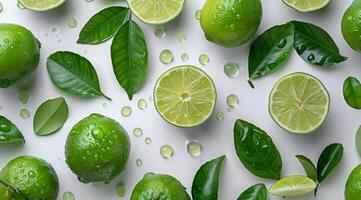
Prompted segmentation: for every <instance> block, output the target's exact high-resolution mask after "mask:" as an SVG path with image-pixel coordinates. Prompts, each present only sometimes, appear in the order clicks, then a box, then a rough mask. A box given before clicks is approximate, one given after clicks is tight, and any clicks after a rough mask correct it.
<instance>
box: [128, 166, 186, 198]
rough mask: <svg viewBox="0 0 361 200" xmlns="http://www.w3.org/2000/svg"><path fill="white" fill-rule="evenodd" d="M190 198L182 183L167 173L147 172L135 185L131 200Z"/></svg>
mask: <svg viewBox="0 0 361 200" xmlns="http://www.w3.org/2000/svg"><path fill="white" fill-rule="evenodd" d="M139 199H143V200H154V199H159V200H160V199H169V200H173V199H174V200H190V199H191V198H190V197H189V195H188V193H187V192H186V190H185V188H184V187H183V186H182V184H181V183H180V182H179V181H178V180H177V179H175V178H174V177H172V176H169V175H166V174H154V173H147V174H146V175H145V176H144V178H143V179H142V180H141V181H139V182H138V184H137V185H136V186H135V188H134V190H133V193H132V196H131V197H130V200H139Z"/></svg>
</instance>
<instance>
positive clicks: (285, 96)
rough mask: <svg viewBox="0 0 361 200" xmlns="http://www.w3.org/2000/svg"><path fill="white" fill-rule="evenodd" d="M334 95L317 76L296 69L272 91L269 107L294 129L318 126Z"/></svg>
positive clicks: (302, 130)
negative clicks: (331, 94) (295, 71)
mask: <svg viewBox="0 0 361 200" xmlns="http://www.w3.org/2000/svg"><path fill="white" fill-rule="evenodd" d="M329 107H330V97H329V94H328V92H327V90H326V88H325V87H324V86H323V84H322V83H321V82H320V81H319V80H318V79H317V78H316V77H314V76H311V75H309V74H305V73H300V72H297V73H293V74H289V75H287V76H284V77H282V78H281V79H279V80H278V81H277V82H276V84H275V85H274V86H273V89H272V91H271V93H270V97H269V103H268V109H269V113H270V115H271V117H272V118H273V120H274V121H275V122H276V123H277V124H278V125H279V126H280V127H281V128H284V129H285V130H287V131H289V132H290V133H298V134H305V133H310V132H312V131H314V130H316V129H317V128H318V127H319V126H320V125H321V124H322V123H323V122H324V121H325V119H326V117H327V114H328V110H329Z"/></svg>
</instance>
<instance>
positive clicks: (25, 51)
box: [0, 23, 40, 88]
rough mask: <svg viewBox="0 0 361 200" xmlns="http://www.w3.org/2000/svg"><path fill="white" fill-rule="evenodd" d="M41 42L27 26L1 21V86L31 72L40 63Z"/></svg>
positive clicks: (8, 84) (6, 85)
mask: <svg viewBox="0 0 361 200" xmlns="http://www.w3.org/2000/svg"><path fill="white" fill-rule="evenodd" d="M39 57H40V43H39V41H38V40H37V39H36V38H35V37H34V35H33V34H32V33H31V32H30V31H29V30H28V29H26V28H24V27H23V26H20V25H16V24H4V23H0V60H1V62H0V87H2V88H5V87H9V86H10V85H12V84H14V83H16V82H17V81H18V80H20V79H23V78H25V77H27V76H29V75H30V74H31V72H33V71H34V70H35V69H36V67H37V66H38V64H39Z"/></svg>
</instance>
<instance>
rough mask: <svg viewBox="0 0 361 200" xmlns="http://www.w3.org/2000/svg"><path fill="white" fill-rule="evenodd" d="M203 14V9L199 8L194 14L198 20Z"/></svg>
mask: <svg viewBox="0 0 361 200" xmlns="http://www.w3.org/2000/svg"><path fill="white" fill-rule="evenodd" d="M201 14H202V10H200V9H199V10H197V11H196V13H195V14H194V16H195V17H196V19H197V20H200V19H201Z"/></svg>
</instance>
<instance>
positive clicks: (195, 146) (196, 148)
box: [187, 141, 202, 157]
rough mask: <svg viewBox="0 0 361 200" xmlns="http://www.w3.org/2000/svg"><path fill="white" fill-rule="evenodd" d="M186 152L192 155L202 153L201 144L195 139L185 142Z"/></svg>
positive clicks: (196, 155) (195, 155)
mask: <svg viewBox="0 0 361 200" xmlns="http://www.w3.org/2000/svg"><path fill="white" fill-rule="evenodd" d="M187 152H188V153H189V154H190V155H192V156H194V157H198V156H200V155H201V153H202V145H201V144H200V143H199V142H197V141H191V142H189V143H188V144H187Z"/></svg>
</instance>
